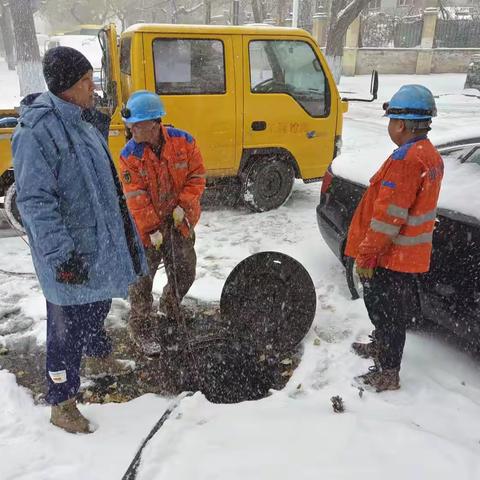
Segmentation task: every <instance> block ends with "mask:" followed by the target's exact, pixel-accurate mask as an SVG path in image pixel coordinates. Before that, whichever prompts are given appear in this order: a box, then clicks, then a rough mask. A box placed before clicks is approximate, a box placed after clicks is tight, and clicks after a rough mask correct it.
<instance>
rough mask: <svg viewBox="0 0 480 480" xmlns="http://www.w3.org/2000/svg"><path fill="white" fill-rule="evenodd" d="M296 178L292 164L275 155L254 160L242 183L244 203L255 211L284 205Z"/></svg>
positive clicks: (263, 210)
mask: <svg viewBox="0 0 480 480" xmlns="http://www.w3.org/2000/svg"><path fill="white" fill-rule="evenodd" d="M294 180H295V172H294V170H293V167H292V165H290V163H287V162H285V161H283V160H278V159H277V158H275V157H273V158H270V159H262V160H256V161H254V162H253V163H252V164H251V166H250V168H248V169H247V172H246V175H245V177H244V181H243V185H242V189H243V191H242V197H243V201H244V203H245V204H246V205H247V206H248V208H250V209H251V210H253V211H254V212H265V211H267V210H273V209H275V208H278V207H280V206H282V205H283V204H284V203H285V202H286V201H287V200H288V198H289V197H290V194H291V193H292V188H293V182H294Z"/></svg>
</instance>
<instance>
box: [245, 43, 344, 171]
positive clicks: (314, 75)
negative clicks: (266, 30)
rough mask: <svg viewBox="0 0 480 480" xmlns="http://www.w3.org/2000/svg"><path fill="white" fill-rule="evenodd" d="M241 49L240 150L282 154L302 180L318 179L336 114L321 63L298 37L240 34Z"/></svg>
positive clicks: (329, 157) (330, 155) (331, 140)
mask: <svg viewBox="0 0 480 480" xmlns="http://www.w3.org/2000/svg"><path fill="white" fill-rule="evenodd" d="M243 45H244V46H243V58H244V83H245V86H246V88H245V97H244V112H245V114H244V124H243V130H244V146H245V148H247V149H248V148H251V149H256V148H269V147H274V148H282V149H285V150H287V151H288V152H290V154H291V155H292V156H293V157H294V158H295V159H296V161H297V164H298V166H299V168H300V173H301V177H302V178H304V179H309V178H315V177H320V176H323V174H324V173H325V170H326V168H327V166H328V165H329V163H330V162H331V160H332V158H333V149H334V137H335V128H336V112H337V110H336V108H337V107H336V105H334V103H335V102H332V98H336V97H334V95H333V94H332V91H331V87H330V85H331V84H332V82H331V76H330V73H329V71H328V67H326V66H325V65H322V62H323V61H324V60H323V59H322V58H320V57H319V56H317V54H316V53H315V49H314V48H313V46H312V44H310V42H309V41H307V39H305V38H302V37H299V38H298V39H297V38H296V37H292V36H289V37H285V38H282V37H276V38H275V39H272V38H268V36H266V35H261V34H259V35H245V36H244V37H243ZM332 88H335V86H334V84H333V87H332Z"/></svg>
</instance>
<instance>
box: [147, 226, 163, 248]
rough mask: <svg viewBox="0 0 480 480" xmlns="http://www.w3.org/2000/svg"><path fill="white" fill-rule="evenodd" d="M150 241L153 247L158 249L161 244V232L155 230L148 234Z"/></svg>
mask: <svg viewBox="0 0 480 480" xmlns="http://www.w3.org/2000/svg"><path fill="white" fill-rule="evenodd" d="M150 241H151V242H152V246H153V248H155V249H156V250H160V247H161V246H162V243H163V235H162V232H160V231H158V230H157V231H156V232H153V233H151V234H150Z"/></svg>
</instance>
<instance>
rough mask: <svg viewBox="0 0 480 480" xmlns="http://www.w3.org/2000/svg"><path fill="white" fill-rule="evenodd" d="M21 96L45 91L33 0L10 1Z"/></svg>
mask: <svg viewBox="0 0 480 480" xmlns="http://www.w3.org/2000/svg"><path fill="white" fill-rule="evenodd" d="M10 12H11V14H12V22H13V31H14V35H15V49H16V52H17V75H18V80H19V83H20V95H21V96H22V97H23V96H25V95H28V94H30V93H37V92H42V91H44V90H45V82H44V80H43V73H42V62H41V61H40V50H39V49H38V42H37V37H36V34H35V23H34V21H33V8H32V2H31V0H15V1H10Z"/></svg>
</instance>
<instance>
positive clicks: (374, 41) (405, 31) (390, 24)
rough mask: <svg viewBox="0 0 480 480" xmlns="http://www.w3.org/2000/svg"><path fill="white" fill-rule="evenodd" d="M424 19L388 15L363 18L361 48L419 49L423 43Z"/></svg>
mask: <svg viewBox="0 0 480 480" xmlns="http://www.w3.org/2000/svg"><path fill="white" fill-rule="evenodd" d="M422 29H423V19H422V17H421V16H415V17H403V18H398V17H393V16H392V15H387V14H377V15H370V16H365V17H362V18H361V23H360V46H361V47H383V48H385V47H396V48H411V47H417V46H418V45H420V43H421V41H422Z"/></svg>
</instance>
